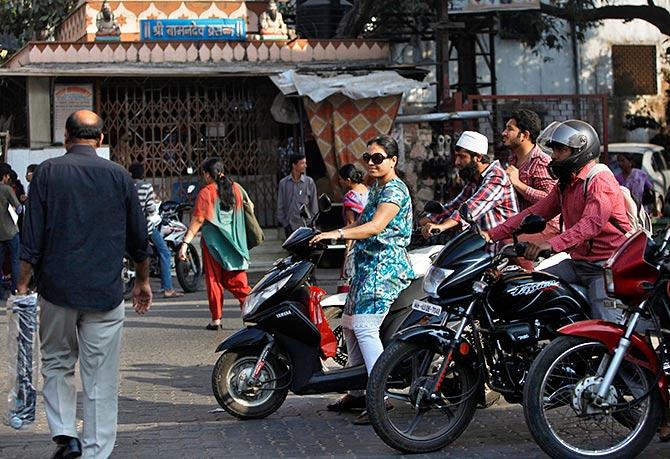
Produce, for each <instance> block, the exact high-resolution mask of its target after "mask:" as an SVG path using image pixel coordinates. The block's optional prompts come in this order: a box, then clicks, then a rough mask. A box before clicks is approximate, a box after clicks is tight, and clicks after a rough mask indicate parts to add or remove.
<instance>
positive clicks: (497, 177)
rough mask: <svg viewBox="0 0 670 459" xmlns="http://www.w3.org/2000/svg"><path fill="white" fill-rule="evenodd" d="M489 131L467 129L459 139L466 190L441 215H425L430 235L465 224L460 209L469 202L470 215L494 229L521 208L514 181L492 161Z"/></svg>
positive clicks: (458, 159)
mask: <svg viewBox="0 0 670 459" xmlns="http://www.w3.org/2000/svg"><path fill="white" fill-rule="evenodd" d="M488 149H489V142H488V139H487V138H486V136H485V135H483V134H480V133H479V132H475V131H463V133H462V134H461V136H460V137H459V138H458V141H457V142H456V149H455V150H456V154H455V164H456V168H457V169H458V175H460V177H461V178H462V179H463V181H464V182H465V187H464V188H463V191H461V193H460V194H459V195H458V196H456V197H455V198H454V199H453V200H452V201H451V202H449V203H447V204H446V205H445V210H444V212H443V213H441V214H439V215H434V216H432V217H430V218H423V219H421V221H420V222H419V224H420V225H422V226H423V230H422V233H423V235H424V236H425V237H429V236H430V235H431V234H435V233H436V232H442V231H446V230H448V229H451V228H455V227H457V226H459V225H460V224H461V217H460V214H459V211H458V209H460V208H461V205H463V204H465V205H466V206H467V208H468V213H469V214H470V218H472V220H474V221H476V222H477V223H478V224H479V226H480V228H482V229H483V230H488V229H491V228H493V227H495V226H497V225H499V224H500V223H502V222H504V221H505V220H506V219H508V218H510V217H511V216H512V215H515V214H516V213H517V212H518V211H519V205H518V202H517V198H516V194H515V193H514V188H513V187H512V182H511V181H510V179H509V177H508V176H507V174H506V173H505V170H504V169H503V168H502V167H501V166H500V163H499V162H498V161H493V162H491V160H490V158H489V155H488Z"/></svg>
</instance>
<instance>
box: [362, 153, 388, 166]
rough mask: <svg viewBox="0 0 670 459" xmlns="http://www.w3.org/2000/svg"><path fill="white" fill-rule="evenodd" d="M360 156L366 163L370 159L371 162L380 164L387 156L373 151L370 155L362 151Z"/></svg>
mask: <svg viewBox="0 0 670 459" xmlns="http://www.w3.org/2000/svg"><path fill="white" fill-rule="evenodd" d="M361 158H362V159H363V161H364V162H365V163H366V164H367V163H369V162H370V160H372V164H376V165H380V164H381V163H383V162H384V160H385V159H388V156H384V155H382V154H381V153H375V154H372V155H371V154H370V153H363V156H362V157H361Z"/></svg>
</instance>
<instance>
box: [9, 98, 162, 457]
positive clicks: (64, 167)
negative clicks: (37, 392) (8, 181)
mask: <svg viewBox="0 0 670 459" xmlns="http://www.w3.org/2000/svg"><path fill="white" fill-rule="evenodd" d="M102 139H103V134H102V120H101V119H100V117H99V116H98V115H96V114H95V113H93V112H91V111H88V110H80V111H77V112H75V113H73V114H72V115H70V117H68V119H67V121H66V123H65V149H66V150H67V151H66V153H65V155H63V156H60V157H57V158H53V159H49V160H47V161H45V162H44V163H42V164H41V165H40V167H39V168H38V169H37V170H36V171H35V176H34V179H33V180H32V182H31V187H30V196H29V201H28V202H29V203H28V211H27V214H26V221H25V227H24V231H23V235H22V250H21V260H22V262H21V279H20V282H19V285H18V294H19V295H24V294H26V293H27V292H28V282H29V280H30V278H31V276H32V272H33V269H34V270H35V273H36V274H37V276H36V277H37V281H38V283H37V292H38V293H39V296H40V300H39V301H40V330H39V334H40V342H41V352H42V375H43V376H44V389H43V393H44V405H45V410H46V415H47V421H48V423H49V429H50V430H51V435H52V438H53V440H54V441H55V442H56V444H57V450H56V453H55V455H54V456H53V457H57V458H58V457H64V458H75V457H79V456H81V455H82V454H83V456H84V457H85V458H106V457H109V455H110V454H111V453H112V450H113V449H114V443H115V441H116V431H117V412H118V393H119V353H120V351H121V336H122V331H123V319H124V316H125V308H124V302H123V282H122V280H121V269H122V267H123V257H124V254H125V253H126V252H127V253H128V254H129V255H130V257H131V258H132V259H133V260H134V261H135V266H136V274H137V277H136V280H135V287H134V288H133V306H134V308H135V311H136V312H137V313H138V314H140V315H142V314H144V313H145V312H147V311H148V310H149V308H150V307H151V287H150V286H149V259H148V243H149V241H148V236H147V226H146V222H145V219H144V213H143V212H142V209H141V208H140V204H139V201H138V199H137V193H136V192H135V187H134V185H133V181H132V180H131V178H130V176H129V175H128V173H127V172H126V171H125V169H124V168H123V167H121V166H119V165H118V164H115V163H113V162H112V161H108V160H106V159H103V158H100V157H99V156H98V155H97V154H96V151H95V150H96V148H99V147H100V145H101V144H102ZM77 360H79V371H80V373H81V382H82V389H83V394H84V401H83V407H82V408H83V409H82V412H81V415H82V417H83V421H84V428H83V434H82V437H81V441H80V440H79V438H78V434H77V387H76V386H75V384H74V381H73V379H74V378H73V376H74V372H75V366H76V364H77Z"/></svg>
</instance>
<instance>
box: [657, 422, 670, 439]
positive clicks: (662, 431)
mask: <svg viewBox="0 0 670 459" xmlns="http://www.w3.org/2000/svg"><path fill="white" fill-rule="evenodd" d="M658 441H660V442H661V443H665V442H666V441H670V423H668V421H667V420H664V421H663V422H662V423H661V426H660V427H659V428H658Z"/></svg>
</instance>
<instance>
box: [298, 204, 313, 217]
mask: <svg viewBox="0 0 670 459" xmlns="http://www.w3.org/2000/svg"><path fill="white" fill-rule="evenodd" d="M300 217H301V218H303V219H305V220H311V219H312V216H311V215H310V214H309V210H307V206H306V205H305V204H303V205H302V206H300Z"/></svg>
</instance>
